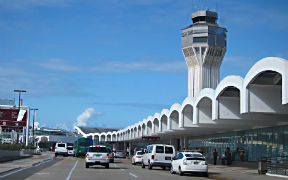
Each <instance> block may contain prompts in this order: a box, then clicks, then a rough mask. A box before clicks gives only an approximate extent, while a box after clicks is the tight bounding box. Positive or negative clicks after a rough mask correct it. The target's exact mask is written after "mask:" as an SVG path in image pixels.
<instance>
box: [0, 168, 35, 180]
mask: <svg viewBox="0 0 288 180" xmlns="http://www.w3.org/2000/svg"><path fill="white" fill-rule="evenodd" d="M31 167H33V166H29V167H24V168H21V169H18V170H15V171H12V172H10V173H8V174H5V175H3V176H0V178H1V179H2V178H4V177H6V176H10V175H11V174H14V173H17V172H20V171H23V170H25V169H29V168H31Z"/></svg>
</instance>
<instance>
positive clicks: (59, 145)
mask: <svg viewBox="0 0 288 180" xmlns="http://www.w3.org/2000/svg"><path fill="white" fill-rule="evenodd" d="M57 146H58V147H65V144H58V145H57Z"/></svg>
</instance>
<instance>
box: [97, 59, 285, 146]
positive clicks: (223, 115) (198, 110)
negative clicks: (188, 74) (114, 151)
mask: <svg viewBox="0 0 288 180" xmlns="http://www.w3.org/2000/svg"><path fill="white" fill-rule="evenodd" d="M287 86H288V61H287V60H284V59H281V58H276V57H268V58H264V59H262V60H260V61H258V62H257V63H256V64H255V65H254V66H253V67H252V68H251V69H250V70H249V72H248V73H247V75H246V76H245V78H244V79H243V78H242V77H240V76H228V77H226V78H224V79H223V80H222V81H221V82H220V83H219V85H218V86H217V88H216V89H215V90H214V89H210V88H206V89H203V90H202V91H201V92H200V94H199V95H198V96H197V97H196V98H193V97H187V98H186V99H185V100H184V101H183V102H182V104H178V103H175V104H173V105H172V106H171V108H170V109H163V110H162V111H161V112H160V113H155V114H154V115H153V116H148V117H147V118H146V119H144V120H142V121H140V122H138V123H136V124H134V125H131V126H129V127H126V128H125V129H122V130H119V131H115V132H108V133H103V134H97V135H96V134H94V135H93V136H95V138H96V137H97V138H99V140H100V141H102V140H103V141H126V140H131V139H137V138H141V137H142V136H153V135H157V134H165V133H167V132H171V131H172V132H173V131H175V130H177V131H178V130H179V131H181V130H184V129H185V128H186V129H187V128H193V127H197V126H198V125H199V124H215V123H218V122H219V123H220V124H222V125H223V126H225V123H223V121H221V120H241V119H246V120H253V119H257V118H258V119H259V117H261V119H262V120H263V121H264V120H265V118H266V116H265V115H266V114H272V115H273V114H276V115H278V114H288V105H287V103H288V96H287V93H288V87H287ZM263 114H264V116H261V115H263ZM226 122H227V123H229V121H226ZM236 124H237V123H236Z"/></svg>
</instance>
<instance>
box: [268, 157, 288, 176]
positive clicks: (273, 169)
mask: <svg viewBox="0 0 288 180" xmlns="http://www.w3.org/2000/svg"><path fill="white" fill-rule="evenodd" d="M265 159H266V167H267V173H269V174H276V175H282V176H288V157H287V156H282V157H268V158H265ZM265 159H263V161H265Z"/></svg>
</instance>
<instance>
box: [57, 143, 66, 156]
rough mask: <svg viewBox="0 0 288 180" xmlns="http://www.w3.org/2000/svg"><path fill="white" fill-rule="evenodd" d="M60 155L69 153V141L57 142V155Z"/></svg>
mask: <svg viewBox="0 0 288 180" xmlns="http://www.w3.org/2000/svg"><path fill="white" fill-rule="evenodd" d="M58 155H63V156H67V155H68V150H67V143H56V145H55V157H56V156H58Z"/></svg>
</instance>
